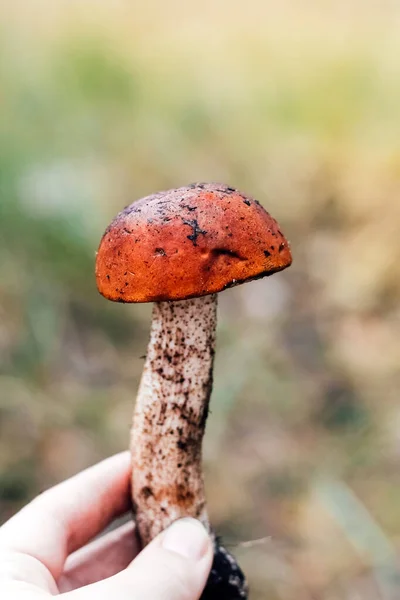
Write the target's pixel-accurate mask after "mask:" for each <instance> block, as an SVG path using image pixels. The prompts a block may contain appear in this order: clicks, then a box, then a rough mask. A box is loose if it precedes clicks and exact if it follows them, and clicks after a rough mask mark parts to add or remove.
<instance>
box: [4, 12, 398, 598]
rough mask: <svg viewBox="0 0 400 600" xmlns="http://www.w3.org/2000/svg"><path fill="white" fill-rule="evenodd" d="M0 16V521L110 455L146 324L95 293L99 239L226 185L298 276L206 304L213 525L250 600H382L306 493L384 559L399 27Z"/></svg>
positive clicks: (374, 16) (368, 560)
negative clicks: (237, 191) (152, 203)
mask: <svg viewBox="0 0 400 600" xmlns="http://www.w3.org/2000/svg"><path fill="white" fill-rule="evenodd" d="M39 9H40V10H39ZM178 15H179V19H180V20H179V26H177V22H176V19H177V17H178ZM0 16H1V17H2V18H1V23H2V25H1V26H0V33H1V35H0V55H1V57H2V60H0V90H1V91H0V106H1V111H0V253H1V278H0V358H1V360H0V519H1V520H4V519H5V518H7V517H8V516H9V515H10V514H11V513H12V512H13V511H15V510H16V509H17V508H18V507H19V506H21V505H22V504H24V503H25V502H26V501H27V500H29V499H30V498H31V497H33V495H34V494H36V493H38V492H39V491H40V490H41V489H43V488H44V487H46V486H48V485H51V484H52V483H54V482H56V481H59V480H60V479H62V478H63V477H66V476H68V475H69V474H72V473H74V472H76V471H77V470H79V469H80V468H83V467H84V466H86V465H88V464H91V463H92V462H94V461H96V460H98V459H100V458H102V457H103V456H106V455H108V454H110V453H112V452H115V451H117V450H120V449H122V448H124V447H126V446H127V441H128V435H129V424H130V418H131V413H132V405H133V402H134V398H135V393H136V389H137V385H138V382H139V378H140V373H141V369H142V365H143V360H142V359H141V358H140V357H141V356H142V355H143V354H144V353H145V348H146V342H147V334H148V327H149V316H150V307H148V306H134V307H128V306H122V305H116V306H114V305H112V304H111V303H107V302H106V301H105V300H103V299H102V298H100V297H99V296H98V294H97V292H96V289H95V283H94V276H93V264H94V257H95V251H96V248H97V245H98V241H99V239H100V236H101V234H102V232H103V230H104V228H105V226H106V225H107V224H108V222H109V220H110V218H111V217H112V216H113V215H114V214H115V212H117V211H118V210H120V208H122V207H123V206H124V205H126V204H128V203H130V202H132V201H133V200H135V199H136V198H139V197H140V196H142V195H145V194H147V193H151V192H153V191H155V190H158V189H166V188H169V187H177V186H179V185H184V184H186V183H189V182H191V181H198V180H220V181H225V182H227V183H229V184H231V185H235V186H237V187H239V188H243V190H245V191H246V192H247V193H249V194H253V195H254V196H256V197H257V198H258V199H259V200H260V201H262V202H263V204H264V205H265V206H266V207H267V209H268V210H270V211H271V213H272V214H273V215H274V216H275V217H276V218H277V219H278V220H279V222H280V223H281V225H282V228H283V230H284V231H285V233H286V234H287V236H288V237H289V239H290V240H291V243H292V248H293V254H294V264H293V266H292V267H291V269H290V270H289V271H288V272H285V273H282V274H280V275H277V276H276V277H273V278H271V279H269V280H267V281H259V282H255V283H252V284H248V285H246V286H242V287H239V288H237V289H234V290H232V291H230V292H226V293H224V294H221V297H220V325H219V338H218V340H219V343H218V353H217V364H216V378H215V390H214V395H213V404H212V411H211V412H212V414H211V416H210V421H209V425H208V431H207V436H206V444H205V452H204V453H205V466H206V472H207V491H208V497H209V503H210V512H211V514H212V517H213V522H214V524H215V526H216V529H217V531H218V532H219V533H221V534H222V535H223V536H224V537H225V539H226V540H227V543H228V544H229V545H232V546H233V548H234V549H235V550H236V553H237V554H238V555H239V556H240V559H241V561H242V562H243V565H244V567H245V569H246V571H248V574H249V578H250V581H251V585H252V589H253V598H255V599H256V598H260V599H261V598H271V599H275V598H276V599H284V600H288V599H290V598H294V597H296V599H299V598H304V599H311V598H323V599H326V600H328V599H329V600H331V599H334V598H349V599H350V598H356V597H358V596H360V595H361V596H362V597H363V598H364V599H366V600H369V598H371V599H374V600H375V599H378V598H384V600H386V598H388V597H390V593H391V591H390V590H389V587H390V586H389V583H387V585H386V584H384V585H383V587H382V578H381V570H380V567H381V565H376V564H375V562H376V559H375V558H374V556H375V555H374V553H373V552H372V551H371V553H370V556H368V552H367V553H366V554H363V553H360V551H359V550H358V549H357V548H355V547H354V543H353V542H354V531H352V530H351V529H350V528H348V525H347V524H348V523H349V522H350V520H351V514H350V516H349V515H345V516H346V517H347V518H343V519H342V520H340V519H338V517H337V514H340V511H341V510H343V511H346V510H347V511H348V510H349V508H348V506H347V505H346V506H343V507H341V506H340V505H339V506H338V507H337V510H338V511H339V512H338V513H335V512H334V511H332V508H331V507H332V505H331V504H330V502H329V501H327V500H326V496H323V495H322V496H321V494H319V493H318V489H319V487H318V486H319V483H318V482H319V481H320V478H321V477H327V478H329V480H330V481H333V484H332V486H331V488H329V489H342V490H344V492H343V493H345V491H346V490H347V489H349V490H351V493H354V494H356V496H357V497H358V499H359V501H360V502H361V504H362V506H363V507H364V508H365V511H367V514H368V515H369V518H368V519H366V518H363V514H364V512H362V514H361V513H360V514H357V515H356V516H357V518H356V519H355V522H356V526H357V527H364V528H365V532H367V533H368V531H369V530H370V528H371V527H372V525H371V523H373V524H374V525H373V526H374V527H375V525H376V527H379V528H380V529H379V531H380V532H381V535H382V536H383V537H384V538H385V539H386V540H387V542H388V544H390V547H393V548H394V552H396V551H397V546H398V540H399V535H400V512H399V508H398V506H399V504H398V497H399V490H400V476H399V459H400V445H399V439H400V436H399V431H400V430H399V427H400V420H399V417H400V413H399V408H398V389H399V364H400V341H399V340H400V335H399V334H400V312H399V298H400V269H399V265H400V237H399V235H398V231H399V227H400V202H399V198H400V142H399V140H400V119H399V106H400V60H399V58H398V57H399V50H400V41H399V38H398V33H397V31H398V29H397V26H398V23H399V20H400V12H399V9H398V7H397V6H396V5H395V4H391V3H389V2H380V3H377V2H372V1H371V2H370V3H367V4H365V3H361V2H358V1H357V0H352V2H350V3H344V2H339V3H333V2H328V1H326V2H324V3H317V2H313V1H311V0H308V1H307V2H305V3H302V5H301V6H300V5H299V4H297V3H295V2H289V1H288V2H285V3H284V4H283V5H282V6H280V7H278V6H276V5H274V4H273V3H261V2H258V1H255V0H252V1H251V2H250V3H249V6H248V7H247V10H246V11H245V9H244V7H243V6H239V3H236V2H234V3H233V4H230V5H229V6H228V5H227V4H226V3H221V4H220V5H218V6H215V5H211V4H208V3H206V4H205V5H204V6H203V7H202V10H201V11H199V10H198V9H196V8H195V7H194V6H190V5H185V7H184V8H183V7H181V6H180V3H179V2H177V1H176V2H175V1H174V2H171V3H168V6H167V5H164V4H162V3H160V2H159V1H154V2H152V3H151V4H149V5H148V6H146V7H142V8H141V9H140V10H134V9H133V8H132V7H130V6H129V5H128V4H127V3H125V2H118V3H111V2H102V3H99V4H96V7H95V8H94V5H93V3H92V2H88V3H87V4H86V3H85V6H83V5H81V4H80V3H76V2H69V3H67V2H60V3H59V4H57V7H55V5H52V4H50V3H48V2H46V0H42V1H41V2H38V6H37V7H36V10H34V9H33V7H27V6H26V5H23V4H22V3H19V2H16V3H15V4H14V3H13V5H12V6H10V5H8V4H4V5H0ZM338 497H344V496H343V494H342V495H341V496H340V495H339V496H335V498H333V499H332V498H331V501H332V502H333V503H334V505H335V506H336V504H335V503H336V502H337V500H336V498H338ZM324 498H325V500H324ZM354 510H356V509H354ZM343 523H344V525H343ZM360 523H361V525H360ZM365 532H364V533H365ZM362 533H363V532H361V534H362ZM264 536H272V539H271V541H267V542H266V543H265V544H264V545H263V544H261V545H257V544H256V545H254V547H250V548H249V547H248V546H241V545H240V543H241V542H242V541H246V540H249V539H257V538H262V537H264ZM356 537H357V536H356ZM392 560H393V559H392V557H390V561H392ZM378 567H379V569H378V570H377V568H378ZM377 573H378V574H379V576H378V577H377ZM390 589H391V588H390ZM388 590H389V591H388ZM357 595H358V596H357Z"/></svg>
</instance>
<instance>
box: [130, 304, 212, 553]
mask: <svg viewBox="0 0 400 600" xmlns="http://www.w3.org/2000/svg"><path fill="white" fill-rule="evenodd" d="M216 309H217V296H216V295H211V296H204V297H202V298H193V299H189V300H182V301H176V302H158V303H156V304H155V305H154V310H153V322H152V327H151V335H150V343H149V346H148V350H147V357H146V363H145V366H144V371H143V375H142V380H141V383H140V388H139V393H138V396H137V400H136V409H135V415H134V420H133V427H132V435H131V452H132V460H133V470H132V498H133V503H134V509H135V513H136V516H135V518H136V523H137V526H138V531H139V535H140V538H141V541H142V543H143V545H146V544H148V543H149V542H150V541H151V540H152V539H153V538H154V537H155V536H156V535H157V534H159V533H160V532H161V531H162V530H163V529H165V528H166V527H167V526H168V525H170V524H171V523H172V522H173V521H175V520H176V519H179V518H181V517H186V516H191V517H195V518H197V519H200V521H201V522H202V523H203V524H204V525H205V527H206V528H207V529H208V530H210V527H209V521H208V517H207V511H206V506H205V494H204V483H203V475H202V465H201V444H202V439H203V435H204V429H205V423H206V419H207V414H208V404H209V399H210V394H211V389H212V377H213V361H214V352H215V326H216Z"/></svg>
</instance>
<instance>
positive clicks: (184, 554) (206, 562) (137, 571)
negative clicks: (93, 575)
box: [65, 519, 213, 600]
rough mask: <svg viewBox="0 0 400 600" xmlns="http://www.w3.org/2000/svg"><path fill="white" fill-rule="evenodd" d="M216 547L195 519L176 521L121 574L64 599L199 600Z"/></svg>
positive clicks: (67, 595) (72, 593) (66, 595)
mask: <svg viewBox="0 0 400 600" xmlns="http://www.w3.org/2000/svg"><path fill="white" fill-rule="evenodd" d="M212 558H213V546H212V542H211V539H210V537H209V535H208V534H207V532H206V530H205V529H204V527H203V526H202V525H201V524H200V523H199V522H198V521H195V520H194V519H182V520H180V521H177V522H176V523H174V524H173V525H171V527H169V528H168V529H167V530H166V531H165V532H163V533H162V534H161V535H159V536H158V537H157V538H156V539H155V540H153V542H152V543H151V544H149V545H148V546H147V547H146V548H145V549H144V550H143V551H142V552H141V553H140V554H139V555H138V556H137V557H136V558H135V560H134V561H133V562H132V563H131V564H130V565H129V566H128V567H127V568H126V569H125V570H124V571H122V572H121V573H118V575H114V576H113V577H110V578H109V579H106V580H104V581H101V582H98V583H94V584H93V585H89V586H87V587H85V588H80V589H79V590H75V591H73V592H70V593H68V594H65V600H91V599H92V598H96V600H109V598H115V600H128V599H131V598H138V599H140V600H198V598H199V597H200V595H201V593H202V591H203V588H204V586H205V584H206V581H207V577H208V574H209V572H210V569H211V563H212Z"/></svg>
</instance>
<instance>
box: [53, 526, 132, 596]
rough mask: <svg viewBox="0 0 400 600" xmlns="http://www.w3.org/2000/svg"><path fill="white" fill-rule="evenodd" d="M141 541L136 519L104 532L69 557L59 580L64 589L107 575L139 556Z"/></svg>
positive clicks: (74, 587)
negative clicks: (137, 531)
mask: <svg viewBox="0 0 400 600" xmlns="http://www.w3.org/2000/svg"><path fill="white" fill-rule="evenodd" d="M138 551H139V544H138V540H137V537H136V535H135V526H134V523H133V522H132V521H130V522H129V523H125V525H121V527H118V529H115V530H114V531H111V532H109V533H107V534H105V535H103V536H102V537H101V538H99V539H98V540H95V541H94V542H91V543H90V544H88V545H87V546H85V547H84V548H81V549H80V550H78V551H77V552H74V553H73V554H71V556H69V557H68V558H67V561H66V563H65V567H64V573H63V574H62V575H61V577H60V579H59V581H58V589H59V590H60V592H61V593H63V592H68V591H70V590H74V589H76V588H78V587H81V586H84V585H89V584H91V583H95V582H96V581H101V580H102V579H107V577H111V576H112V575H115V574H116V573H119V572H120V571H123V569H125V568H126V567H127V566H128V565H129V564H130V563H131V562H132V560H133V559H134V558H135V556H136V555H137V553H138Z"/></svg>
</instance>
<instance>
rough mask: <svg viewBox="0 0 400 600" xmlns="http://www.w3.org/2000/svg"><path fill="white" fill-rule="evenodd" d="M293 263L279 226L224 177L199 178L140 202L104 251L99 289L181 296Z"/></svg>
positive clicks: (112, 294) (138, 297)
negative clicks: (222, 179) (209, 180)
mask: <svg viewBox="0 0 400 600" xmlns="http://www.w3.org/2000/svg"><path fill="white" fill-rule="evenodd" d="M291 262H292V257H291V252H290V248H289V244H288V242H287V240H286V239H285V237H284V235H283V234H282V232H281V231H280V229H279V225H278V224H277V222H276V221H275V219H273V218H272V217H271V216H270V215H269V214H268V213H267V212H266V211H265V209H264V208H263V207H262V206H261V205H260V204H259V203H258V202H257V201H256V200H254V199H252V198H250V197H248V196H245V195H243V194H242V193H240V192H239V191H237V190H235V189H233V188H231V187H228V186H226V185H223V184H215V183H207V184H202V183H198V184H192V185H190V186H187V187H182V188H178V189H174V190H169V191H166V192H158V193H157V194H154V195H152V196H148V197H146V198H143V199H141V200H139V201H137V202H134V203H133V204H131V205H130V206H128V207H127V208H125V209H124V210H123V211H121V212H120V213H119V214H118V215H117V217H116V218H115V219H114V221H113V222H112V223H111V225H110V226H109V227H108V228H107V230H106V232H105V234H104V236H103V238H102V240H101V243H100V247H99V250H98V254H97V261H96V280H97V286H98V289H99V291H100V293H101V294H102V295H103V296H105V297H106V298H108V299H110V300H114V301H117V302H152V301H162V300H181V299H185V298H191V297H196V296H204V295H207V294H212V293H215V292H220V291H222V290H224V289H226V288H228V287H232V286H234V285H238V284H239V283H243V282H245V281H248V280H252V279H257V278H261V277H264V276H267V275H271V274H272V273H275V272H276V271H281V270H283V269H285V268H286V267H288V266H289V265H290V264H291Z"/></svg>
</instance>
